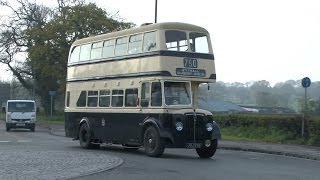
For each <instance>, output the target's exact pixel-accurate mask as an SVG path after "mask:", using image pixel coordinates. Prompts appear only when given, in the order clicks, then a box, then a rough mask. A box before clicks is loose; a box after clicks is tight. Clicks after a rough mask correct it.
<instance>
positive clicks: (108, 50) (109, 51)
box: [102, 39, 114, 58]
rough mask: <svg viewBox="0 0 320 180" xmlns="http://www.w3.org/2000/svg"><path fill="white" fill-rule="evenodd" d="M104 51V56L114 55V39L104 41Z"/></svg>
mask: <svg viewBox="0 0 320 180" xmlns="http://www.w3.org/2000/svg"><path fill="white" fill-rule="evenodd" d="M102 49H103V50H102V51H103V53H102V57H103V58H107V57H112V56H113V55H114V54H113V52H114V39H112V40H107V41H105V42H104V43H103V48H102Z"/></svg>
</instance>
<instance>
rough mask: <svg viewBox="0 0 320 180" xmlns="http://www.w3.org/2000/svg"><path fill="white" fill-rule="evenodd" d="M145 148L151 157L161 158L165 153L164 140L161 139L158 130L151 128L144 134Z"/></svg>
mask: <svg viewBox="0 0 320 180" xmlns="http://www.w3.org/2000/svg"><path fill="white" fill-rule="evenodd" d="M143 146H144V149H145V152H146V154H147V155H148V156H151V157H160V156H161V155H162V154H163V152H164V140H163V139H161V138H160V134H159V132H158V130H157V129H156V128H155V127H153V126H149V127H148V128H147V129H146V131H145V132H144V136H143Z"/></svg>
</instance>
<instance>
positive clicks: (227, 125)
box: [213, 114, 320, 146]
mask: <svg viewBox="0 0 320 180" xmlns="http://www.w3.org/2000/svg"><path fill="white" fill-rule="evenodd" d="M213 117H214V120H215V121H216V122H217V123H218V124H219V125H220V128H221V130H222V132H226V133H227V134H228V135H231V136H236V137H243V138H249V139H253V140H262V141H266V142H278V143H299V144H309V145H318V146H320V118H319V117H313V118H310V117H308V118H307V119H306V120H305V128H304V136H303V137H302V136H301V127H302V116H300V115H266V114H214V115H213ZM222 135H223V134H222Z"/></svg>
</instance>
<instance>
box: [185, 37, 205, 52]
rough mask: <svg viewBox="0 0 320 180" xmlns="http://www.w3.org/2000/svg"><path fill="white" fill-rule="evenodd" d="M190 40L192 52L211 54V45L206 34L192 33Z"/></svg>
mask: <svg viewBox="0 0 320 180" xmlns="http://www.w3.org/2000/svg"><path fill="white" fill-rule="evenodd" d="M189 38H190V47H191V51H193V52H198V53H209V44H208V38H207V35H206V34H202V33H190V35H189Z"/></svg>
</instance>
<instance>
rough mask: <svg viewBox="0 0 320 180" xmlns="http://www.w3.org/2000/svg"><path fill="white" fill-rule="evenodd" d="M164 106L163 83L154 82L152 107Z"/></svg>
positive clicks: (152, 86)
mask: <svg viewBox="0 0 320 180" xmlns="http://www.w3.org/2000/svg"><path fill="white" fill-rule="evenodd" d="M161 105H162V91H161V83H160V82H153V83H152V85H151V106H161Z"/></svg>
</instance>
